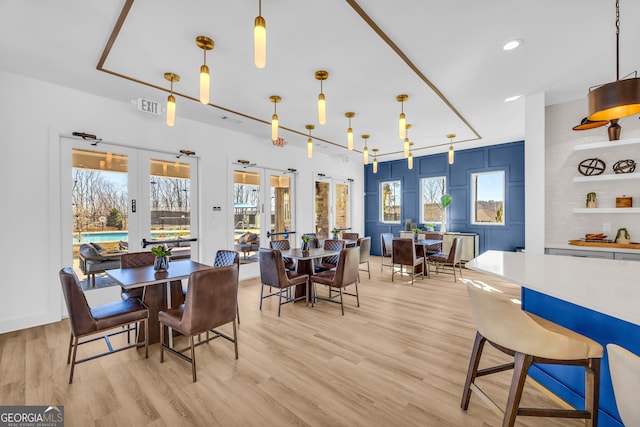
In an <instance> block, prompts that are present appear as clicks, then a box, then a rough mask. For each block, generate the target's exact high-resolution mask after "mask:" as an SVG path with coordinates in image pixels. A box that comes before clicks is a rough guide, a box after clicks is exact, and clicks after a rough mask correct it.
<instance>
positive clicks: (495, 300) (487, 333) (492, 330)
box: [460, 280, 637, 427]
mask: <svg viewBox="0 0 640 427" xmlns="http://www.w3.org/2000/svg"><path fill="white" fill-rule="evenodd" d="M466 282H467V283H466V284H467V290H468V292H469V300H470V302H471V309H472V310H471V311H472V313H473V319H474V321H475V324H476V329H477V331H476V338H475V342H474V344H473V351H472V353H471V358H470V360H469V369H468V372H467V379H466V381H465V385H464V391H463V394H462V402H461V405H460V406H461V407H462V409H463V410H465V411H466V410H467V408H468V407H469V400H470V399H471V392H474V393H476V394H478V395H480V397H481V398H482V400H483V402H485V403H489V402H491V404H492V405H490V406H491V407H492V408H494V409H495V410H496V412H502V413H504V418H503V421H502V426H503V427H507V426H508V427H511V426H513V425H514V424H515V420H516V417H517V416H518V415H525V416H536V417H560V418H584V419H587V424H586V425H587V426H597V425H598V395H599V389H600V359H601V358H602V355H603V348H602V346H601V345H600V344H598V343H597V342H595V341H593V340H592V339H590V338H587V337H585V336H583V335H580V334H578V333H576V332H574V331H571V330H569V329H566V328H563V327H562V326H560V325H557V324H555V323H552V322H550V321H548V320H545V319H542V318H540V317H538V316H535V315H533V314H529V313H527V312H526V311H523V310H522V309H521V307H520V304H517V303H514V302H513V301H512V300H511V299H510V298H509V297H507V296H504V295H502V294H499V293H498V292H492V288H490V287H488V286H486V285H485V284H483V283H475V282H473V281H471V280H467V281H466ZM485 343H489V344H491V345H492V346H493V347H495V348H496V349H498V350H500V351H502V352H503V353H505V354H508V355H510V356H513V358H514V360H513V362H511V363H507V364H504V365H499V366H491V367H487V368H484V369H481V370H478V366H479V364H480V357H481V356H482V350H483V348H484V344H485ZM533 363H543V364H557V365H573V366H582V367H584V368H585V373H586V375H585V377H584V378H585V387H584V390H585V393H584V396H585V402H584V410H582V409H579V410H566V409H546V408H520V399H521V397H522V392H523V389H524V386H525V381H526V378H527V372H528V370H529V367H530V366H531V365H532V364H533ZM507 369H513V376H512V379H511V388H510V390H509V397H508V398H507V405H506V409H505V410H504V411H502V410H501V409H500V408H498V407H497V406H496V405H495V404H493V402H492V401H491V399H490V398H489V397H488V396H487V395H485V393H484V392H483V391H482V390H481V389H480V387H479V385H478V384H476V383H475V380H476V378H478V377H481V376H484V375H490V374H494V373H498V372H503V371H505V370H507ZM636 402H637V397H636Z"/></svg>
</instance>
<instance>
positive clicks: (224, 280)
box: [180, 264, 238, 335]
mask: <svg viewBox="0 0 640 427" xmlns="http://www.w3.org/2000/svg"><path fill="white" fill-rule="evenodd" d="M187 289H188V291H187V298H186V300H185V302H184V312H183V314H182V319H181V320H180V329H181V330H183V331H184V332H186V333H188V334H191V335H195V334H197V333H200V332H204V331H208V330H209V329H213V328H216V327H218V326H220V325H224V324H226V323H229V322H232V321H234V320H235V318H236V311H237V307H238V268H237V266H236V265H235V264H233V265H227V266H224V267H214V268H211V269H207V270H200V271H194V272H193V273H191V275H190V276H189V287H188V288H187Z"/></svg>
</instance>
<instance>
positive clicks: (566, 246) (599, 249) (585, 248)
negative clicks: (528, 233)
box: [544, 243, 640, 254]
mask: <svg viewBox="0 0 640 427" xmlns="http://www.w3.org/2000/svg"><path fill="white" fill-rule="evenodd" d="M544 246H545V248H555V249H570V250H572V251H595V252H616V253H630V254H640V249H629V248H611V247H601V246H578V245H570V244H569V243H546V244H545V245H544Z"/></svg>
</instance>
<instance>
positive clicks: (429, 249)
mask: <svg viewBox="0 0 640 427" xmlns="http://www.w3.org/2000/svg"><path fill="white" fill-rule="evenodd" d="M443 237H444V234H442V233H437V232H432V231H427V232H425V233H424V238H425V240H440V243H434V244H433V245H426V246H425V247H424V255H425V256H429V255H433V254H437V253H440V252H442V239H443Z"/></svg>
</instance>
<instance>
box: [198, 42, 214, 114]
mask: <svg viewBox="0 0 640 427" xmlns="http://www.w3.org/2000/svg"><path fill="white" fill-rule="evenodd" d="M196 46H198V47H199V48H200V49H202V50H203V52H204V63H203V64H202V66H200V102H202V103H203V104H208V103H209V92H210V90H209V87H210V84H211V76H210V74H209V67H207V51H208V50H211V49H213V40H211V39H210V38H209V37H207V36H198V37H196Z"/></svg>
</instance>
